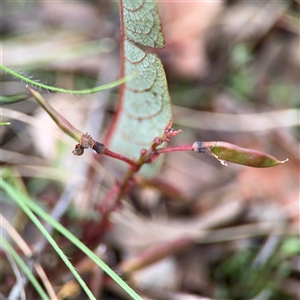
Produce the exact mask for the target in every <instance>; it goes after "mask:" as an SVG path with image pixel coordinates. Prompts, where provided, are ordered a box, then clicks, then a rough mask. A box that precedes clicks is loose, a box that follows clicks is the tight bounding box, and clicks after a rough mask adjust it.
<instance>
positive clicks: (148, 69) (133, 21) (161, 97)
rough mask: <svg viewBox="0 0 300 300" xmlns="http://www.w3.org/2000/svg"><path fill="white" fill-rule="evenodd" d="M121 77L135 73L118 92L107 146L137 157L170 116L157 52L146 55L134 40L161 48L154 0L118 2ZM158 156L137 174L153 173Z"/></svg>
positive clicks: (134, 157) (161, 41)
mask: <svg viewBox="0 0 300 300" xmlns="http://www.w3.org/2000/svg"><path fill="white" fill-rule="evenodd" d="M121 4H123V7H122V9H121V20H122V24H121V25H122V26H121V30H122V36H123V37H124V39H123V41H122V64H123V66H122V71H123V74H122V75H123V76H126V75H127V74H133V73H135V74H137V75H136V77H135V78H134V79H133V80H131V81H130V82H126V83H125V84H124V85H123V86H122V90H121V91H120V98H119V106H118V110H117V117H116V119H115V123H114V124H113V126H112V130H111V131H110V133H109V147H110V148H111V149H112V150H113V151H115V152H118V153H122V154H123V155H125V156H127V157H129V158H132V159H138V157H139V155H140V150H141V149H142V148H146V149H148V148H149V147H150V146H151V143H152V141H153V139H154V138H155V137H157V136H161V135H162V134H163V131H164V128H165V126H166V124H167V122H168V121H169V120H170V119H171V117H172V113H171V103H170V96H169V92H168V87H167V81H166V76H165V72H164V68H163V65H162V63H161V61H160V59H159V58H158V57H157V55H155V54H152V53H148V54H146V53H145V52H144V51H143V50H141V49H140V48H139V47H138V46H137V45H135V43H138V44H141V45H143V46H148V47H163V46H164V38H163V35H162V33H161V24H160V18H159V15H158V12H157V8H156V5H155V3H154V1H146V0H144V1H142V0H139V1H130V0H126V1H125V0H123V1H121ZM160 163H161V159H160V160H158V161H157V162H156V163H154V164H152V165H146V166H144V167H143V168H142V170H141V173H142V174H143V175H145V176H148V177H150V176H153V175H155V173H156V172H157V171H158V168H159V165H160Z"/></svg>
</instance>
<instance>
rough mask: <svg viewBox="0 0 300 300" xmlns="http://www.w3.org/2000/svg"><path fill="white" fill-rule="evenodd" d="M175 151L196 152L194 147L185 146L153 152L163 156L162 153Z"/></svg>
mask: <svg viewBox="0 0 300 300" xmlns="http://www.w3.org/2000/svg"><path fill="white" fill-rule="evenodd" d="M175 151H194V150H193V145H184V146H174V147H168V148H160V149H155V150H154V151H153V152H154V153H155V154H162V153H167V152H175Z"/></svg>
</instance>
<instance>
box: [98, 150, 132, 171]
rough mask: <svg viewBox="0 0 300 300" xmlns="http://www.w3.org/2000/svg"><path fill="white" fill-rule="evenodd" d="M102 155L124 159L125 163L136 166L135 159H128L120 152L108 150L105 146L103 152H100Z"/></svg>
mask: <svg viewBox="0 0 300 300" xmlns="http://www.w3.org/2000/svg"><path fill="white" fill-rule="evenodd" d="M102 154H103V155H107V156H110V157H113V158H116V159H119V160H123V161H125V162H126V163H128V164H129V165H131V166H132V167H134V168H136V167H137V164H136V162H135V161H133V160H132V159H129V158H127V157H125V156H123V155H121V154H118V153H115V152H113V151H110V150H108V149H107V148H105V150H104V152H103V153H102Z"/></svg>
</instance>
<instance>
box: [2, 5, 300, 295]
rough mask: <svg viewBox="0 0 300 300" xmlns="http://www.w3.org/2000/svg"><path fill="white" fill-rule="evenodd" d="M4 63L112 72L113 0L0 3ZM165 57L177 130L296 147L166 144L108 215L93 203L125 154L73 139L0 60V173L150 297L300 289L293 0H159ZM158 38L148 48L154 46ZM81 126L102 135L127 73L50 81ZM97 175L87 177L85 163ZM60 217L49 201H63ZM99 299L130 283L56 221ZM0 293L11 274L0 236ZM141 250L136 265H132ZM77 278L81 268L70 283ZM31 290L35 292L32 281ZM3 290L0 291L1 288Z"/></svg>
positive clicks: (26, 230) (41, 75)
mask: <svg viewBox="0 0 300 300" xmlns="http://www.w3.org/2000/svg"><path fill="white" fill-rule="evenodd" d="M1 8H2V15H1V23H2V24H1V25H2V26H1V29H0V30H1V44H2V49H1V63H2V64H3V65H5V66H9V67H11V68H12V69H14V70H16V71H18V72H20V73H21V74H23V75H26V76H29V77H30V78H32V79H33V80H38V81H40V82H42V83H45V84H48V85H53V86H58V87H62V88H66V89H77V90H78V89H85V88H91V87H94V86H97V85H101V84H105V83H108V82H111V81H113V80H116V79H118V78H119V76H120V75H119V74H120V45H119V44H120V27H119V25H120V22H119V7H118V2H115V1H75V2H67V1H65V2H64V1H61V2H56V1H36V2H35V1H30V2H28V1H18V2H11V1H6V2H2V3H1ZM158 8H159V13H160V16H161V19H162V24H163V33H164V35H165V40H166V47H165V48H164V49H160V50H155V52H156V53H157V54H158V55H159V57H160V58H161V60H162V62H163V64H164V67H165V71H166V75H167V79H168V84H169V92H170V96H171V99H172V103H173V127H174V129H175V130H178V129H181V130H183V132H182V133H181V134H180V135H178V136H176V137H175V138H173V140H172V145H184V144H191V143H193V142H194V141H218V140H221V141H227V142H230V143H234V144H237V145H239V146H242V147H247V148H253V149H258V150H261V151H264V152H267V153H269V154H271V155H273V156H275V157H277V158H278V159H280V160H284V159H286V158H289V162H287V163H285V164H283V165H279V166H277V167H274V168H270V169H255V168H250V167H245V166H240V165H235V164H231V163H229V164H228V167H224V166H222V165H221V164H220V163H219V162H218V161H217V160H215V159H213V158H212V157H208V156H205V155H199V154H195V153H180V152H176V153H171V154H168V155H165V160H164V164H163V167H162V169H161V171H160V173H159V174H158V176H157V177H155V178H154V179H151V180H150V179H148V180H146V179H144V178H141V177H138V176H137V178H136V180H137V184H136V185H135V186H134V188H133V189H132V191H131V192H130V193H129V194H128V195H127V196H126V197H124V199H122V207H121V208H120V209H119V210H118V211H115V212H113V213H112V214H111V215H110V222H109V223H105V224H103V223H102V222H101V216H99V213H97V209H96V208H97V205H99V203H101V201H103V199H104V197H105V195H106V194H107V192H108V191H109V189H110V188H111V187H112V186H113V185H114V183H115V178H116V177H118V172H119V170H118V169H117V168H115V166H114V162H113V160H112V159H101V160H100V161H98V160H96V159H95V156H93V155H92V152H91V151H86V153H85V155H83V156H81V157H76V156H74V155H72V153H71V151H72V149H73V147H74V144H75V143H74V141H73V140H72V139H71V138H70V137H68V136H67V135H66V134H64V133H62V132H61V131H60V129H59V128H58V127H57V125H56V124H55V123H54V122H53V121H52V120H51V119H50V118H49V117H48V115H47V114H46V113H44V112H43V111H42V109H41V108H40V107H38V105H37V104H36V102H35V101H34V100H33V99H32V98H31V97H30V95H29V93H28V91H27V89H26V88H25V84H24V83H22V82H20V81H19V80H16V79H14V78H12V77H11V76H9V75H8V74H5V73H4V72H2V73H1V96H3V99H6V96H10V99H12V97H14V98H15V99H16V100H22V99H25V100H24V101H20V102H16V103H13V104H3V103H2V106H1V121H10V122H11V125H9V126H1V156H0V158H1V174H2V176H3V178H9V180H13V181H14V182H15V185H16V186H18V187H19V188H20V189H23V190H24V191H26V193H28V194H29V195H30V197H31V199H33V200H35V201H38V203H40V204H41V205H42V207H43V208H44V209H45V210H46V211H48V212H49V213H51V212H52V213H54V212H53V209H56V211H58V214H59V213H61V214H63V216H62V217H61V219H60V222H61V223H62V224H63V225H64V226H65V227H66V228H68V229H69V230H70V231H71V232H73V233H75V234H76V236H77V237H79V238H80V239H81V240H82V241H83V242H84V243H85V244H86V245H88V246H89V247H90V248H91V249H95V252H96V253H97V254H98V255H99V256H100V257H101V258H102V259H103V260H104V261H106V262H107V264H109V265H110V266H112V268H113V269H115V270H117V271H118V272H119V273H120V274H121V275H122V276H123V277H124V278H125V279H126V280H128V283H129V284H130V285H131V286H132V287H133V288H134V289H135V290H136V291H137V292H138V293H139V294H140V295H141V296H142V297H143V299H170V300H176V299H178V300H181V299H182V300H187V299H189V300H190V299H233V300H243V299H257V300H270V299H272V300H273V299H274V300H275V299H278V300H279V299H280V300H283V299H284V300H285V299H295V300H296V299H300V291H299V286H300V243H299V231H300V227H299V221H300V218H299V215H300V207H299V205H300V202H299V124H300V120H299V109H300V107H299V103H300V101H299V100H300V95H299V77H300V74H299V70H300V69H299V67H300V55H299V54H300V51H299V44H300V43H299V11H300V3H299V0H294V1H292V0H284V1H267V0H265V1H246V0H245V1H243V0H227V1H225V0H224V1H222V0H219V1H194V2H188V1H186V2H185V1H181V2H178V1H158ZM151 51H152V50H151ZM39 92H41V93H42V94H43V96H44V97H45V98H46V99H47V100H48V101H49V102H50V103H51V105H52V106H53V107H54V108H55V109H56V110H57V111H59V112H60V113H61V114H62V115H63V116H64V117H65V118H66V119H68V120H69V121H70V122H71V123H72V124H73V125H74V126H75V127H77V128H78V129H80V130H81V131H83V132H89V133H90V134H91V135H92V136H95V137H98V141H102V140H103V139H104V137H105V134H106V132H107V130H108V128H109V125H110V122H111V120H112V117H113V115H114V108H115V104H116V101H117V98H118V88H114V89H112V90H107V91H105V92H101V93H97V94H92V95H85V96H70V95H65V94H59V93H50V92H48V91H41V90H39ZM91 170H92V171H93V172H94V176H93V177H91V176H90V174H91V172H92V171H91ZM1 200H2V201H1V210H2V214H3V216H4V217H5V218H6V219H7V220H8V221H9V222H10V224H12V225H13V227H14V228H16V229H17V230H18V231H19V233H20V234H21V235H22V237H23V238H24V239H25V240H26V242H27V243H28V245H30V246H31V247H32V248H33V249H40V250H39V252H38V253H36V255H37V257H38V258H39V261H40V262H41V264H42V266H43V268H44V270H45V271H46V273H47V275H48V276H49V279H50V282H51V284H52V285H53V288H54V290H55V291H56V292H57V293H58V295H59V298H60V299H85V295H84V293H83V292H82V291H81V290H80V288H79V286H78V285H77V284H76V282H73V281H72V280H73V279H72V276H71V275H70V274H69V273H68V271H67V270H66V269H65V267H64V265H63V263H62V262H61V261H60V260H59V258H58V257H57V256H56V254H55V253H54V251H53V250H52V249H51V247H50V246H47V245H46V246H45V245H44V246H43V247H40V248H38V247H37V245H38V244H39V243H41V240H42V239H43V238H42V236H41V235H40V234H39V233H38V232H37V230H36V229H35V227H34V226H33V225H32V224H31V223H30V222H29V221H28V219H27V218H26V217H25V216H24V215H23V214H22V213H21V212H20V210H19V208H18V207H17V206H14V205H13V204H12V201H11V200H10V199H9V197H7V195H5V194H3V193H2V194H1ZM54 217H55V216H54ZM56 239H57V241H58V242H59V244H60V246H61V247H62V249H63V250H64V252H65V253H66V254H67V255H68V256H69V257H71V258H72V263H74V265H75V266H76V267H77V269H78V271H79V272H80V274H81V276H82V277H83V278H84V280H85V281H86V282H87V284H88V285H89V286H90V287H91V289H92V290H93V292H94V293H95V295H97V299H105V300H106V299H107V300H111V299H128V296H127V295H125V294H124V292H122V291H120V289H119V288H118V287H117V286H116V285H115V284H114V283H113V282H111V280H109V278H107V277H106V275H105V274H103V273H102V271H101V270H99V268H98V267H96V266H94V265H93V264H92V263H91V262H90V261H89V260H88V259H86V258H85V257H84V256H83V255H82V254H81V253H78V250H77V249H76V248H74V247H73V246H72V244H70V243H69V242H67V241H66V240H64V239H63V238H62V237H60V236H57V237H56ZM1 261H2V262H1V264H2V270H1V275H0V286H1V288H0V293H1V297H3V299H6V297H7V296H8V295H9V294H10V293H11V291H12V289H13V287H14V286H15V284H16V279H15V276H14V273H13V271H12V268H11V266H10V264H9V263H8V262H7V259H6V256H5V254H4V253H3V251H2V252H1ZM137 262H138V263H139V264H140V265H138V267H135V266H134V265H135V264H136V263H137ZM70 282H73V284H74V286H73V285H72V286H71V287H72V288H70V285H68V284H70ZM25 290H26V294H27V297H28V299H37V298H35V297H36V295H35V294H34V293H35V292H34V291H33V289H32V287H31V285H30V284H28V286H27V287H26V289H25ZM1 299H2V298H1Z"/></svg>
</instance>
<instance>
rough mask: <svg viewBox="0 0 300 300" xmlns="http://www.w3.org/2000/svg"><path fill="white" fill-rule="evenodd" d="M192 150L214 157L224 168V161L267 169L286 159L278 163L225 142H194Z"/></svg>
mask: <svg viewBox="0 0 300 300" xmlns="http://www.w3.org/2000/svg"><path fill="white" fill-rule="evenodd" d="M192 148H193V150H194V151H195V152H198V153H206V154H208V155H211V156H213V157H215V158H216V159H217V160H218V161H220V163H221V164H222V165H224V166H227V163H226V161H230V162H233V163H236V164H240V165H246V166H249V167H255V168H268V167H273V166H276V165H279V164H283V163H285V162H286V161H288V159H286V160H283V161H280V160H278V159H277V158H275V157H274V156H272V155H269V154H267V153H264V152H261V151H258V150H253V149H246V148H242V147H239V146H237V145H234V144H230V143H226V142H195V143H194V144H193V146H192Z"/></svg>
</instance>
